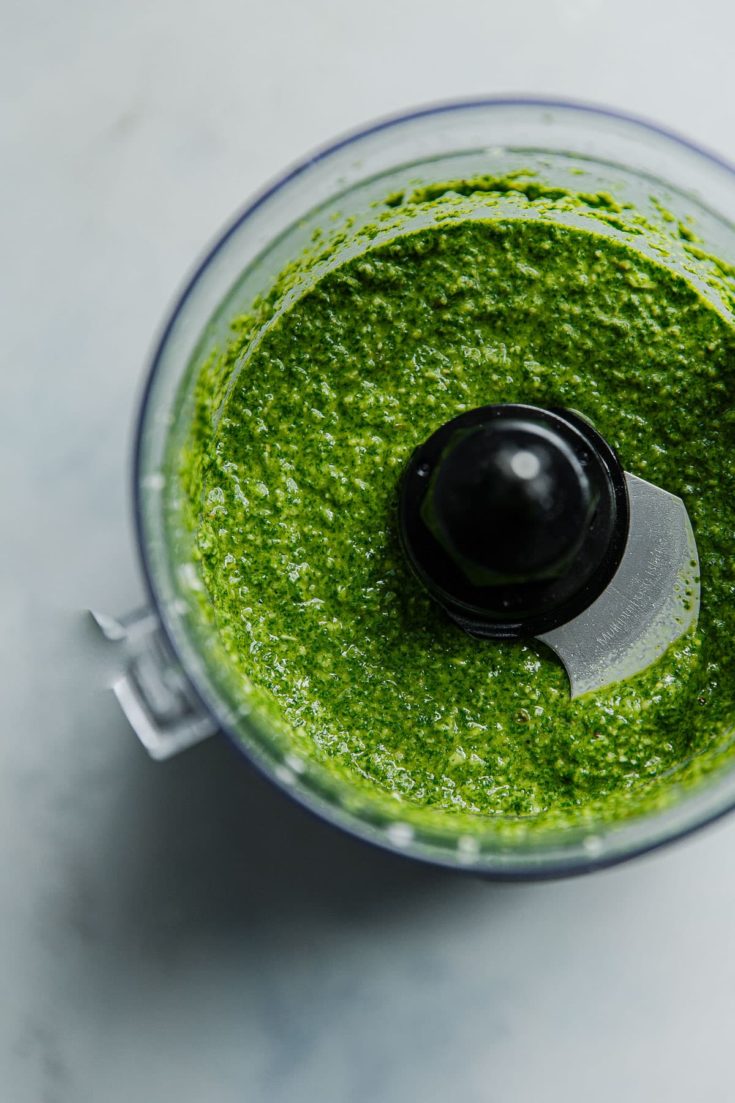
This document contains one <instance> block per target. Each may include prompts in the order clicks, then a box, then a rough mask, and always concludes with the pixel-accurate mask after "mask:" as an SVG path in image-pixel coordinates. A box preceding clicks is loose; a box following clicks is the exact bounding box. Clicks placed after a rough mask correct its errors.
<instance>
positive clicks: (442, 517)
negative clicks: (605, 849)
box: [399, 405, 629, 639]
mask: <svg viewBox="0 0 735 1103" xmlns="http://www.w3.org/2000/svg"><path fill="white" fill-rule="evenodd" d="M399 524H400V535H401V541H402V544H403V548H404V551H405V553H406V556H407V558H408V561H409V563H410V564H411V566H412V568H413V570H414V572H415V573H416V575H417V576H418V578H419V579H420V580H421V582H423V584H424V585H425V586H426V588H427V589H428V591H429V592H430V593H431V595H432V596H433V597H434V598H435V599H436V600H437V601H438V602H439V603H440V604H441V605H442V606H443V607H444V608H445V609H446V611H447V612H448V613H449V614H450V616H452V617H453V618H454V619H455V620H456V621H457V622H458V623H459V624H461V626H462V627H463V628H465V629H466V630H467V631H469V632H472V633H474V634H476V635H480V636H487V637H493V638H498V639H508V638H519V637H524V636H535V635H538V634H539V633H542V632H547V631H550V630H551V629H552V628H556V627H558V626H559V625H561V624H565V623H566V622H567V621H569V620H571V619H572V618H573V617H575V616H577V615H578V614H579V613H581V612H582V611H583V610H584V609H586V608H587V607H588V606H589V605H591V603H592V602H593V601H594V600H595V599H596V598H597V597H598V596H599V594H601V593H602V591H603V590H604V589H605V588H606V586H607V585H608V584H609V582H610V580H611V579H612V577H613V575H614V574H615V571H616V570H617V568H618V565H619V563H620V560H621V558H622V554H623V551H624V549H625V544H626V541H627V536H628V527H629V507H628V494H627V489H626V484H625V474H624V472H623V469H622V467H621V465H620V462H619V460H618V458H617V456H616V455H615V453H614V451H613V450H612V448H611V447H610V446H609V445H608V444H607V442H606V441H605V440H604V439H603V437H601V436H600V434H599V433H598V432H597V430H596V429H595V428H594V427H593V426H592V425H591V424H590V423H589V422H588V421H586V419H584V418H583V417H581V416H580V415H578V414H575V413H573V412H572V411H569V410H563V409H556V408H554V409H548V410H546V409H541V408H539V407H535V406H521V405H499V406H484V407H481V408H479V409H476V410H470V411H469V412H467V413H464V414H461V415H460V416H459V417H457V418H454V419H453V420H452V421H449V422H447V423H446V424H445V425H443V426H442V427H441V428H440V429H438V430H437V431H436V432H435V433H434V434H433V435H432V436H431V437H430V438H429V439H428V440H427V441H426V442H425V443H424V444H423V445H421V446H420V447H419V448H417V449H416V451H415V452H414V453H413V455H412V456H411V459H410V460H409V462H408V465H407V467H406V470H405V472H404V475H403V479H402V481H401V489H400V502H399Z"/></svg>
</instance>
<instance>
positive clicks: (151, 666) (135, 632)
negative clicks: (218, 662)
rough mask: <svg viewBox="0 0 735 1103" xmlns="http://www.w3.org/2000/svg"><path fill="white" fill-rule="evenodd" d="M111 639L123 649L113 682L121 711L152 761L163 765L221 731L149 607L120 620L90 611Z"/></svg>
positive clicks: (106, 636) (108, 639)
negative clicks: (119, 670) (193, 687)
mask: <svg viewBox="0 0 735 1103" xmlns="http://www.w3.org/2000/svg"><path fill="white" fill-rule="evenodd" d="M90 615H91V616H92V619H93V620H94V622H95V624H96V625H97V627H98V628H99V630H100V631H101V632H102V634H103V636H104V637H105V639H106V640H107V641H109V642H110V643H111V644H113V645H115V646H119V645H124V649H123V655H124V659H125V665H124V669H123V671H122V673H121V674H119V675H118V677H117V678H116V679H115V681H114V682H113V684H112V690H113V692H114V694H115V696H116V697H117V700H118V702H119V704H120V707H121V709H122V711H123V712H124V713H125V716H126V717H127V719H128V721H129V723H130V726H131V727H132V729H133V731H134V732H135V734H136V735H137V736H138V739H139V740H140V741H141V743H142V744H143V746H144V747H145V749H146V750H147V751H148V754H149V755H150V756H151V758H154V759H156V760H157V761H162V760H164V759H167V758H172V757H173V756H174V755H177V754H179V753H180V752H181V751H184V750H186V749H187V748H188V747H193V746H194V745H195V744H197V743H201V742H203V741H204V740H205V739H208V738H209V737H210V736H212V735H215V734H216V732H217V731H218V728H217V724H216V723H215V721H214V720H213V719H212V717H211V716H210V715H209V713H208V712H206V710H205V709H204V708H203V707H202V705H201V704H200V702H199V700H198V698H197V697H196V695H195V694H194V691H193V689H192V687H191V684H190V682H189V680H188V678H187V677H186V674H185V673H184V671H183V670H182V668H181V666H180V664H179V663H178V661H177V659H176V657H175V656H174V654H173V653H172V651H171V648H170V647H169V645H168V643H167V642H166V640H165V638H164V635H163V632H162V630H161V624H160V621H159V619H158V617H157V616H156V614H155V613H154V612H153V611H152V610H150V609H142V610H137V611H136V612H134V613H130V614H128V615H127V616H125V617H121V618H115V617H111V616H108V615H107V614H106V613H97V612H94V611H93V610H90Z"/></svg>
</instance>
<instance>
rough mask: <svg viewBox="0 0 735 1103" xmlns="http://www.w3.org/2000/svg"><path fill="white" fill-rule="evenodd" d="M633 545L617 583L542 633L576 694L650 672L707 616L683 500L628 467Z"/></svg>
mask: <svg viewBox="0 0 735 1103" xmlns="http://www.w3.org/2000/svg"><path fill="white" fill-rule="evenodd" d="M625 478H626V481H627V484H628V494H629V497H630V531H629V534H628V542H627V544H626V547H625V552H624V553H623V558H622V560H621V562H620V566H619V567H618V569H617V571H616V572H615V575H614V577H613V580H612V582H611V583H610V585H609V586H608V587H607V589H606V590H605V591H604V593H602V594H600V596H599V597H598V598H597V600H596V601H594V602H593V603H592V605H590V606H589V608H588V609H585V611H584V612H583V613H580V615H579V616H578V617H575V618H574V620H570V621H569V622H568V623H567V624H564V625H562V626H561V627H560V628H555V629H554V630H553V631H551V632H546V633H544V635H542V636H539V637H538V639H540V640H541V641H542V643H545V644H547V645H548V646H549V647H550V648H551V649H552V651H554V652H555V653H556V654H557V655H558V657H559V658H560V659H561V661H562V663H563V664H564V667H565V669H566V672H567V674H568V675H569V682H570V684H571V691H572V697H580V696H581V695H582V694H583V693H591V692H592V691H593V690H596V689H602V688H603V687H604V686H608V685H611V684H613V683H614V682H622V681H624V680H625V679H626V678H630V677H632V676H633V675H634V674H637V673H638V672H639V671H641V670H644V669H645V668H646V667H647V666H650V665H651V663H654V662H655V661H656V659H658V658H660V657H661V655H663V653H664V651H665V650H666V649H667V647H669V645H670V644H672V643H673V642H674V640H676V639H678V638H679V636H681V635H683V633H684V632H686V630H687V629H688V628H689V627H690V625H692V624H693V623H694V622H696V620H697V617H698V616H699V599H700V584H699V556H698V554H697V545H696V542H695V540H694V533H693V532H692V526H691V523H690V521H689V515H688V513H687V511H686V507H685V505H684V503H683V502H682V500H681V498H677V497H676V496H675V495H674V494H669V493H668V492H667V491H666V490H661V488H660V487H658V486H653V484H652V483H648V482H646V481H645V480H644V479H639V478H637V477H636V476H635V475H629V474H628V473H627V472H626V474H625Z"/></svg>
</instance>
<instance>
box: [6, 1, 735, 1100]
mask: <svg viewBox="0 0 735 1103" xmlns="http://www.w3.org/2000/svg"><path fill="white" fill-rule="evenodd" d="M0 8H1V11H2V34H1V35H0V83H1V84H2V89H1V94H0V142H1V147H2V158H1V161H0V164H1V165H2V168H1V170H0V194H1V195H2V203H1V204H0V258H1V263H0V311H1V312H2V329H3V340H2V345H1V346H0V349H1V355H2V370H1V371H0V408H1V409H2V433H1V434H0V470H2V493H3V497H4V521H3V526H2V555H1V557H0V625H1V629H0V648H1V649H2V662H1V667H0V669H2V680H3V697H2V699H3V712H4V724H3V735H2V740H1V741H0V966H1V972H0V976H1V977H2V983H1V984H0V1070H2V1072H1V1076H0V1085H1V1086H0V1097H1V1098H2V1100H3V1101H4V1103H5V1101H7V1103H127V1101H129V1100H142V1101H143V1103H159V1101H162V1103H168V1101H169V1100H177V1101H178V1103H194V1101H196V1103H199V1101H206V1103H235V1101H238V1103H240V1101H247V1103H260V1101H268V1103H312V1101H313V1103H317V1101H318V1103H394V1101H395V1103H398V1101H401V1103H404V1101H405V1100H426V1101H429V1103H431V1101H433V1100H445V1099H447V1098H456V1099H462V1100H468V1101H469V1103H496V1101H498V1103H500V1101H502V1103H516V1101H518V1103H526V1101H528V1100H533V1099H543V1100H544V1101H545V1103H562V1101H563V1103H570V1101H571V1103H574V1101H576V1100H579V1101H583V1100H584V1101H585V1103H586V1101H588V1100H595V1101H596V1103H620V1100H626V1101H627V1103H638V1101H641V1103H643V1101H645V1103H649V1101H651V1100H666V1101H667V1103H679V1101H682V1103H683V1101H685V1100H686V1101H689V1100H724V1101H727V1100H729V1099H731V1098H732V1095H733V1089H732V1087H731V1086H730V1085H731V1079H732V1074H731V1071H730V1066H731V1061H730V1051H731V1045H732V1036H733V1027H735V956H734V951H733V945H734V942H733V930H735V860H734V859H733V854H734V853H735V819H730V820H728V821H724V822H722V823H720V824H719V825H717V826H715V827H713V828H710V829H709V830H707V831H705V832H703V833H701V834H700V835H699V836H697V837H696V838H694V839H691V840H689V841H687V842H685V843H682V844H679V845H677V846H676V847H674V848H672V849H670V850H667V851H666V852H663V853H660V854H657V855H655V856H652V857H649V858H646V859H643V860H640V861H638V862H636V863H634V864H631V865H630V866H627V867H623V868H619V869H617V870H615V871H612V872H608V873H604V874H600V875H596V876H593V877H588V878H585V879H581V880H577V881H570V882H562V883H556V884H549V885H539V886H528V887H489V886H487V885H484V884H480V883H476V882H473V881H470V880H461V879H458V878H455V877H452V876H450V875H447V874H442V873H438V872H432V871H430V870H428V869H425V868H422V867H417V866H413V865H410V864H407V863H405V862H403V861H401V860H399V859H397V858H392V857H389V856H386V855H382V854H379V853H377V852H373V851H371V850H368V849H365V848H363V847H362V846H360V845H358V844H356V843H354V842H352V841H350V840H349V839H346V838H343V837H341V836H339V835H337V834H336V833H334V832H333V831H331V830H330V829H328V828H326V827H324V826H321V825H319V824H317V823H315V822H313V821H312V820H311V819H309V818H307V817H306V816H305V815H304V814H303V813H301V812H300V811H298V810H297V809H295V808H294V807H292V806H291V805H290V804H289V803H288V802H287V801H286V800H285V799H284V798H282V797H281V796H279V795H278V794H276V793H275V792H273V791H271V790H270V789H269V788H268V787H267V786H266V785H265V784H263V783H262V782H259V781H257V780H255V779H254V778H253V777H251V776H250V774H249V772H248V770H247V769H246V768H245V767H244V765H241V764H240V763H239V762H238V761H236V760H235V759H234V757H233V754H232V752H230V751H229V749H228V748H227V747H226V746H225V745H221V744H220V743H219V742H212V743H211V744H208V745H206V746H203V747H201V748H199V749H198V750H195V751H192V752H190V753H189V754H187V755H186V756H185V757H182V758H181V759H180V760H177V761H175V762H172V763H171V764H169V765H167V766H156V765H154V764H153V763H151V762H149V761H148V760H147V759H146V757H145V755H144V754H143V752H142V751H141V750H140V748H139V747H138V746H137V745H136V743H135V740H134V738H133V736H132V735H131V733H130V732H129V731H128V730H127V728H126V725H125V723H124V721H123V720H122V719H121V717H120V716H119V715H118V712H117V710H116V707H115V704H114V702H113V700H112V698H111V696H110V694H109V691H108V690H107V688H106V686H107V683H108V681H109V677H110V669H109V662H108V658H107V657H106V656H104V655H102V654H100V652H99V650H98V649H97V648H96V647H95V646H94V642H95V641H94V640H93V638H92V637H91V634H90V633H89V632H88V631H87V630H86V626H85V624H84V621H83V618H82V615H81V612H80V610H82V609H83V608H85V607H86V606H88V605H97V606H99V607H101V608H104V609H107V610H111V611H119V610H123V609H125V608H127V607H130V606H132V605H134V604H135V603H136V602H137V601H138V600H139V599H140V595H141V587H140V583H139V579H138V573H137V567H136V562H135V557H134V551H133V547H132V541H131V535H130V525H129V517H128V501H127V463H128V457H129V437H130V429H131V424H132V421H133V416H134V407H135V401H136V396H137V394H138V392H139V388H140V383H141V378H142V372H143V364H144V361H145V358H146V354H147V352H148V349H149V346H150V342H151V338H152V334H153V333H154V331H155V329H156V327H157V325H158V324H159V321H160V319H161V317H162V314H163V312H164V310H165V309H166V307H167V304H168V303H169V301H170V299H171V297H172V294H173V292H174V290H175V288H176V286H177V285H178V284H179V282H180V280H181V278H182V275H183V273H184V271H185V270H186V268H187V267H188V266H189V265H190V263H191V261H192V258H193V257H194V255H195V254H196V253H197V252H198V251H199V250H201V248H202V246H203V244H204V243H205V242H206V241H207V239H208V238H209V237H210V236H211V235H212V233H213V232H214V231H215V230H216V229H217V228H218V226H219V225H220V224H221V223H222V221H223V220H224V219H225V218H226V217H227V216H229V214H230V213H231V211H232V210H233V209H234V208H235V207H237V206H238V205H239V204H240V203H241V202H242V201H243V199H244V198H245V197H247V195H248V193H249V192H250V191H251V190H252V189H254V188H255V187H256V186H258V185H259V184H260V183H261V182H262V181H263V180H264V179H265V178H267V177H268V176H270V175H272V174H273V173H275V172H276V171H277V170H279V168H280V167H281V166H282V165H283V164H284V163H286V162H288V161H289V160H290V159H292V158H293V157H295V156H296V155H299V154H301V153H303V152H304V151H305V150H307V149H308V148H309V147H310V146H312V145H313V144H315V143H320V142H322V141H324V140H326V139H328V138H329V137H330V136H332V135H333V134H334V133H336V132H339V131H340V130H342V129H344V128H347V127H350V126H352V125H354V124H356V123H358V122H361V121H364V120H366V119H368V118H369V117H371V116H373V115H376V114H380V113H383V112H386V111H393V110H395V109H398V108H400V107H404V106H408V105H411V104H414V103H416V102H419V101H422V100H427V99H438V98H442V97H447V96H451V95H459V94H465V95H466V94H473V93H482V92H501V91H538V92H547V93H555V94H561V95H567V96H575V97H582V98H589V99H592V100H596V101H601V102H607V103H611V104H618V105H620V106H621V107H623V108H628V109H630V110H633V111H636V112H641V113H644V114H647V115H649V116H651V117H654V118H657V119H659V120H661V121H662V122H664V123H667V124H669V125H671V126H674V127H676V128H678V129H680V130H682V131H684V132H688V133H689V134H691V135H692V136H695V137H697V138H698V139H699V140H701V141H702V142H704V143H707V144H709V145H710V146H712V147H713V148H715V149H717V150H719V151H720V152H721V153H723V154H725V155H728V156H729V157H730V158H733V159H735V125H734V124H735V97H733V94H732V91H733V89H732V42H733V39H734V37H735V8H733V6H732V5H731V4H728V3H725V2H723V3H715V2H710V3H706V2H705V3H704V4H699V5H696V6H693V5H692V4H691V3H688V2H687V3H684V2H682V0H649V2H648V3H641V2H640V0H637V2H633V0H616V2H615V3H611V2H608V3H605V2H604V0H586V2H585V0H525V2H524V3H514V2H510V0H505V2H504V3H498V2H497V0H476V2H470V0H454V3H452V4H446V3H445V2H441V3H439V2H435V0H424V2H422V3H417V2H415V0H391V2H389V0H372V2H371V3H369V4H357V3H352V2H349V0H341V2H340V0H333V2H330V0H292V2H285V0H270V2H269V3H267V4H263V3H259V4H256V3H253V2H252V0H208V2H206V3H205V2H204V0H139V2H138V0H129V2H127V3H119V2H118V3H113V2H112V0H65V2H64V3H54V2H52V0H20V2H17V3H15V2H13V0H4V3H2V4H1V6H0Z"/></svg>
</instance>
